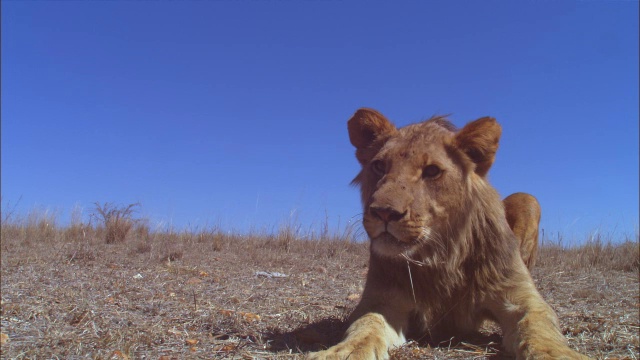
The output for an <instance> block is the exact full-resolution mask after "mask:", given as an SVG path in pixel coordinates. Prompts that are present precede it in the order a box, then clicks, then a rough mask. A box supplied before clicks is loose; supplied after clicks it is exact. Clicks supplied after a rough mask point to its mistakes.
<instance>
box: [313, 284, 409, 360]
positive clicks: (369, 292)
mask: <svg viewBox="0 0 640 360" xmlns="http://www.w3.org/2000/svg"><path fill="white" fill-rule="evenodd" d="M405 300H406V299H405V298H404V297H403V296H402V295H401V294H398V293H394V292H393V291H384V290H383V291H380V290H376V289H375V287H371V286H370V287H367V286H365V291H364V293H363V294H362V300H361V301H360V304H358V306H357V307H356V309H355V310H354V311H353V313H352V314H351V316H350V321H352V323H351V326H349V328H348V329H347V332H346V334H345V337H344V339H343V340H342V341H341V342H340V343H339V344H337V345H335V346H332V347H330V348H329V349H327V350H324V351H319V352H316V353H312V354H309V358H310V359H347V358H349V359H353V360H365V359H388V358H389V349H391V348H392V347H394V346H400V345H402V344H403V343H404V342H405V337H404V334H405V333H406V331H407V327H408V324H409V313H410V311H411V306H410V303H408V302H407V301H405Z"/></svg>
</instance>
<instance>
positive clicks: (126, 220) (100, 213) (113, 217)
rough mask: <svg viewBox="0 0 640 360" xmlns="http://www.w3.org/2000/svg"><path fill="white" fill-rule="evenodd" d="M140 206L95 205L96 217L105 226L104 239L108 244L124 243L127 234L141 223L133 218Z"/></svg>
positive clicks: (136, 204)
mask: <svg viewBox="0 0 640 360" xmlns="http://www.w3.org/2000/svg"><path fill="white" fill-rule="evenodd" d="M139 206H140V204H138V203H135V204H129V205H127V206H116V205H114V204H111V203H108V202H106V203H104V204H102V205H101V204H100V203H98V202H96V203H95V213H94V216H96V217H98V218H99V219H100V220H101V221H102V224H103V226H104V239H105V242H106V243H107V244H113V243H119V242H123V241H124V240H125V239H126V238H127V234H128V233H129V232H130V231H131V229H132V228H133V227H134V225H136V223H138V222H139V220H136V219H134V218H133V214H134V212H135V210H136V207H139Z"/></svg>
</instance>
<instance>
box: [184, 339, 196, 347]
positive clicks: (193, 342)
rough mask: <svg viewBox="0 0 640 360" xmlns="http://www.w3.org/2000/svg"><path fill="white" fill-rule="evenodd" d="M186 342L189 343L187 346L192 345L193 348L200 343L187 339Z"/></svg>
mask: <svg viewBox="0 0 640 360" xmlns="http://www.w3.org/2000/svg"><path fill="white" fill-rule="evenodd" d="M185 342H186V343H187V345H192V346H193V345H195V344H197V343H198V340H196V339H187V340H185Z"/></svg>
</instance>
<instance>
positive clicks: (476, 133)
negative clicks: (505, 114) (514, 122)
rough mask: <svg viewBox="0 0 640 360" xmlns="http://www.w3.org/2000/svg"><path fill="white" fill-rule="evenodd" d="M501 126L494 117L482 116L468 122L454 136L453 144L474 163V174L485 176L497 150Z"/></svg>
mask: <svg viewBox="0 0 640 360" xmlns="http://www.w3.org/2000/svg"><path fill="white" fill-rule="evenodd" d="M501 134H502V128H501V127H500V124H498V122H497V121H496V119H494V118H492V117H483V118H480V119H478V120H475V121H472V122H470V123H468V124H467V125H466V126H465V127H464V128H462V130H460V131H459V132H458V133H457V134H456V135H455V138H454V144H455V145H456V147H457V148H458V149H460V150H462V152H464V153H465V154H466V155H467V156H468V157H469V159H471V161H473V162H474V163H475V164H476V170H475V171H476V174H478V175H480V176H485V175H486V174H487V172H488V171H489V168H490V167H491V165H492V164H493V160H494V159H495V156H496V151H497V150H498V141H499V140H500V135H501Z"/></svg>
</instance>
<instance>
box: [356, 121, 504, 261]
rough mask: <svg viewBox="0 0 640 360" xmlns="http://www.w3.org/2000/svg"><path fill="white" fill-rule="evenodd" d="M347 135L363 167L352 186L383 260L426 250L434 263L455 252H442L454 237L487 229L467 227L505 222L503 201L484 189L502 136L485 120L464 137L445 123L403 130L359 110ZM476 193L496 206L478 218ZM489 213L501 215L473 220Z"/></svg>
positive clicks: (495, 125) (469, 127) (464, 132)
mask: <svg viewBox="0 0 640 360" xmlns="http://www.w3.org/2000/svg"><path fill="white" fill-rule="evenodd" d="M348 128H349V138H350V140H351V143H352V144H353V145H354V146H355V147H356V157H357V159H358V161H359V162H360V164H361V165H362V170H361V171H360V173H359V174H358V175H357V177H356V178H355V179H354V181H353V182H354V183H355V184H358V185H360V188H361V193H362V204H363V225H364V228H365V230H366V232H367V234H368V235H369V237H370V239H371V246H372V250H373V251H374V252H375V253H377V254H378V255H382V256H385V257H396V256H398V255H405V256H410V255H412V254H413V253H414V252H415V251H417V250H418V249H420V250H421V251H426V252H432V253H431V254H423V255H426V256H427V258H433V256H435V255H437V253H438V252H439V251H440V252H444V251H450V250H452V249H443V248H444V247H446V248H450V247H451V245H450V244H449V243H445V240H443V239H455V238H459V236H458V235H459V234H454V233H453V232H456V231H459V230H458V229H473V228H478V226H481V224H474V225H475V226H470V224H469V222H473V221H485V222H486V219H487V218H489V219H490V218H493V217H495V218H504V212H503V210H502V207H501V206H500V203H499V197H498V195H497V193H495V191H493V188H491V187H490V186H489V185H488V183H487V182H486V181H485V176H486V174H487V172H488V170H489V168H490V167H491V165H492V164H493V161H494V157H495V153H496V150H497V148H498V140H499V138H500V133H501V128H500V125H498V123H497V122H496V121H495V119H493V118H489V117H484V118H481V119H478V120H476V121H473V122H471V123H469V124H467V125H466V126H465V127H464V128H462V129H461V130H459V131H456V129H455V127H454V126H453V125H452V124H451V123H450V122H449V121H448V120H446V119H445V118H444V117H433V118H431V119H429V120H427V121H424V122H422V123H417V124H413V125H408V126H406V127H403V128H400V129H397V128H396V127H395V126H394V125H393V124H392V123H391V122H390V121H389V120H387V119H386V118H385V117H384V116H383V115H382V114H380V113H379V112H377V111H375V110H372V109H359V110H358V111H357V112H356V113H355V114H354V115H353V117H352V118H351V119H350V120H349V122H348ZM478 192H484V193H486V192H489V193H492V194H491V196H489V199H493V200H494V201H496V202H497V205H496V204H487V205H488V206H482V209H480V210H474V209H479V208H478V204H476V203H475V202H476V201H477V199H487V196H485V194H483V196H477V193H478ZM494 194H495V195H494ZM489 201H492V200H489ZM485 209H495V211H496V212H498V213H497V214H494V215H495V216H489V217H487V216H486V214H484V213H483V214H482V218H478V217H476V219H474V218H473V214H474V213H478V211H481V212H484V211H486V210H485ZM500 211H502V213H500ZM505 224H506V222H505ZM481 227H482V226H481ZM468 235H470V236H467V237H466V238H469V239H471V238H473V235H472V234H468ZM449 241H450V240H449ZM467 245H469V246H471V245H472V244H467ZM469 246H466V247H465V248H467V249H468V248H469ZM442 255H443V256H447V255H446V254H442ZM450 256H451V253H449V254H448V257H450Z"/></svg>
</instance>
